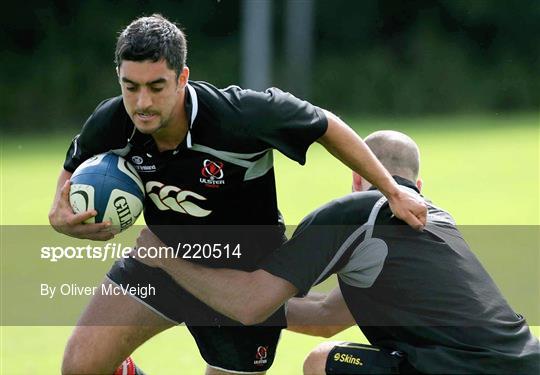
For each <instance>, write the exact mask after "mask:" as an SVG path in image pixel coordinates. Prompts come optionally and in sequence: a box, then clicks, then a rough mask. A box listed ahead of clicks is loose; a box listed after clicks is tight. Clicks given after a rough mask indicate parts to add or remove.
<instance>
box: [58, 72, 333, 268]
mask: <svg viewBox="0 0 540 375" xmlns="http://www.w3.org/2000/svg"><path fill="white" fill-rule="evenodd" d="M185 105H186V113H187V115H188V119H189V124H190V126H189V130H188V134H187V135H186V137H185V139H184V141H183V142H182V143H181V144H180V145H179V146H178V147H177V148H176V149H175V150H171V151H165V152H162V153H160V152H159V151H158V150H157V147H156V145H155V142H154V140H153V138H152V136H151V135H145V134H142V133H140V132H138V131H137V130H136V128H135V126H134V124H133V122H132V121H131V119H130V118H129V116H128V114H127V112H126V110H125V108H124V105H123V102H122V97H121V96H119V97H115V98H112V99H108V100H105V101H104V102H102V103H101V104H100V105H99V106H98V107H97V109H96V110H95V112H94V113H93V114H92V115H91V116H90V118H89V119H88V120H87V121H86V123H85V125H84V127H83V129H82V131H81V133H80V134H79V135H77V136H76V137H75V138H74V139H73V141H72V143H71V146H70V148H69V150H68V152H67V156H66V160H65V163H64V168H65V169H66V170H67V171H70V172H73V171H74V170H75V169H76V168H77V166H79V165H80V164H81V163H82V162H83V161H85V160H86V159H88V158H90V157H91V156H93V155H95V154H99V153H102V152H108V151H113V152H115V153H116V154H119V155H121V156H123V157H125V158H126V159H127V160H128V161H130V162H131V163H132V165H133V166H134V167H135V169H136V170H137V171H138V172H139V175H140V176H141V178H142V180H143V182H144V185H145V190H146V203H145V209H144V217H145V220H146V223H147V224H148V225H149V226H150V227H151V228H152V227H153V228H156V226H163V225H167V226H170V225H173V226H177V225H180V224H182V225H203V224H204V225H223V224H231V225H239V224H249V225H275V224H278V223H279V222H280V215H279V211H278V207H277V202H276V188H275V179H274V171H273V158H272V150H273V149H277V150H279V151H280V152H282V153H283V154H284V155H286V156H287V157H289V158H291V159H293V160H295V161H297V162H299V163H300V164H304V163H305V154H306V151H307V149H308V147H309V146H310V145H311V144H312V143H313V142H314V141H316V140H317V139H318V138H319V137H321V136H322V135H323V134H324V133H325V131H326V128H327V120H326V116H325V115H324V112H323V111H322V110H321V109H320V108H318V107H315V106H313V105H311V104H310V103H308V102H306V101H302V100H299V99H297V98H296V97H294V96H293V95H291V94H289V93H284V92H282V91H281V90H279V89H277V88H270V89H268V90H266V91H265V92H256V91H252V90H243V89H241V88H239V87H237V86H229V87H227V88H225V89H217V88H215V87H214V86H212V85H210V84H208V83H206V82H194V81H190V82H189V84H188V85H187V88H186V103H185ZM156 230H159V229H156ZM282 234H283V230H281V231H280V233H279V236H278V237H279V239H277V237H276V239H275V241H262V242H263V243H261V244H258V245H257V247H256V249H254V250H250V253H249V254H246V255H243V260H242V262H241V263H245V264H250V265H253V264H254V259H259V257H260V255H261V254H260V251H263V252H265V251H267V250H268V249H271V248H273V247H274V246H276V245H279V244H280V243H281V241H282ZM163 236H164V237H168V235H166V234H164V235H163ZM160 237H162V236H160ZM162 239H163V240H166V239H167V238H162ZM276 241H277V242H276ZM166 242H167V243H168V244H170V245H174V242H175V241H174V240H172V239H169V241H166ZM257 249H258V250H257ZM246 257H247V258H246ZM236 263H238V262H235V263H234V264H232V263H231V264H228V266H231V267H235V268H237V267H240V268H243V266H239V265H238V264H236ZM245 264H244V266H245Z"/></svg>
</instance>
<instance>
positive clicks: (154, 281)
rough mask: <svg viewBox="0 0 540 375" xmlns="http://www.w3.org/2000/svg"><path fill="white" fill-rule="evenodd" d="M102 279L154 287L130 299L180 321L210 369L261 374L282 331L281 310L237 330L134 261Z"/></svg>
mask: <svg viewBox="0 0 540 375" xmlns="http://www.w3.org/2000/svg"><path fill="white" fill-rule="evenodd" d="M107 277H108V278H109V279H110V280H111V281H112V282H113V283H115V284H117V285H122V286H124V287H126V286H127V284H129V285H130V286H137V284H139V285H141V286H143V285H151V286H153V287H154V288H155V295H150V294H148V295H146V296H141V295H133V297H134V298H136V299H137V300H139V301H140V302H141V303H143V304H145V305H146V306H148V307H149V308H151V309H152V310H154V311H155V312H156V313H158V314H159V315H161V316H162V317H164V318H165V319H167V320H170V321H171V322H172V323H176V324H181V323H185V324H186V325H187V327H188V329H189V331H190V333H191V335H192V336H193V338H194V339H195V341H196V342H197V346H198V348H199V352H200V353H201V356H202V357H203V359H204V360H205V361H206V363H207V364H208V365H210V366H211V367H214V368H216V369H221V370H225V371H227V370H228V371H236V372H246V373H250V372H262V371H266V370H268V369H269V368H270V366H271V365H272V362H273V361H274V356H275V353H276V348H277V343H278V341H279V336H280V333H281V329H282V328H284V327H285V325H286V323H285V322H286V319H285V311H284V309H283V308H280V309H279V310H278V311H277V312H276V313H275V314H274V315H272V316H271V317H270V318H269V319H268V320H267V321H265V322H264V323H262V324H261V325H258V326H242V325H241V324H240V323H238V322H235V321H233V320H231V319H229V318H227V317H225V316H224V315H222V314H219V313H218V312H216V311H215V310H213V309H211V308H210V307H208V306H207V305H205V304H204V303H202V302H201V301H199V300H198V299H196V298H195V297H194V296H193V295H192V294H190V293H189V292H187V291H186V290H185V289H183V288H182V287H180V286H179V285H178V284H176V283H175V282H174V280H173V279H172V278H171V277H170V276H169V275H168V274H167V273H165V272H164V271H163V270H161V269H158V268H152V267H149V266H146V265H145V264H143V263H141V262H139V261H137V260H135V259H132V258H126V259H122V260H119V261H117V262H116V263H115V264H114V265H113V266H112V268H111V270H110V271H109V272H108V273H107ZM143 297H145V298H143Z"/></svg>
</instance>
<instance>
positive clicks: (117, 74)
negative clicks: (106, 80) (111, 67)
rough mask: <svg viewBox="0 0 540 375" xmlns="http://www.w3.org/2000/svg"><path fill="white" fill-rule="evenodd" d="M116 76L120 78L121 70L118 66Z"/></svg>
mask: <svg viewBox="0 0 540 375" xmlns="http://www.w3.org/2000/svg"><path fill="white" fill-rule="evenodd" d="M115 70H116V76H117V77H118V79H120V70H119V69H118V67H116V69H115Z"/></svg>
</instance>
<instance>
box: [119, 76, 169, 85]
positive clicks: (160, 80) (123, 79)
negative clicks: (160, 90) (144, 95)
mask: <svg viewBox="0 0 540 375" xmlns="http://www.w3.org/2000/svg"><path fill="white" fill-rule="evenodd" d="M122 82H125V83H129V84H132V85H136V86H138V85H140V83H137V82H134V81H132V80H130V79H129V78H126V77H122ZM165 82H167V80H166V79H165V78H163V77H160V78H158V79H155V80H153V81H150V82H147V83H146V85H148V86H152V85H157V84H159V83H165Z"/></svg>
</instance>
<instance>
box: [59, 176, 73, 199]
mask: <svg viewBox="0 0 540 375" xmlns="http://www.w3.org/2000/svg"><path fill="white" fill-rule="evenodd" d="M70 188H71V181H70V180H69V179H67V180H66V182H64V185H63V186H62V189H61V190H60V201H61V202H69V189H70Z"/></svg>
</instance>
